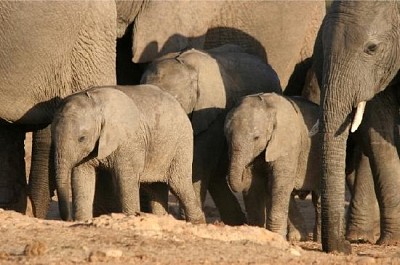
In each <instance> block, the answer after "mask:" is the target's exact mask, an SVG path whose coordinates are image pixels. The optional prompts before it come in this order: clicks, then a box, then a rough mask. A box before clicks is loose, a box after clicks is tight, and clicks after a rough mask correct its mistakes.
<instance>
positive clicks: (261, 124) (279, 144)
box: [225, 93, 319, 239]
mask: <svg viewBox="0 0 400 265" xmlns="http://www.w3.org/2000/svg"><path fill="white" fill-rule="evenodd" d="M317 116H318V105H316V104H314V103H312V102H309V101H307V100H304V99H302V98H299V97H298V98H296V97H292V98H289V97H283V96H281V95H277V94H275V93H266V94H259V95H251V96H247V97H244V98H243V99H242V101H241V102H240V103H239V105H238V106H237V107H235V108H234V109H232V110H231V111H230V112H229V113H228V116H227V118H226V121H225V136H226V138H227V142H228V147H229V158H230V167H229V174H228V182H229V184H230V187H231V188H232V190H233V191H236V192H244V193H245V196H244V197H245V201H246V199H247V198H246V197H250V200H252V197H253V200H254V198H258V199H256V200H255V201H253V202H251V201H249V202H247V203H246V206H250V207H252V208H254V203H255V202H257V201H258V202H259V204H260V205H259V206H258V209H252V208H250V207H248V208H246V210H248V211H247V214H248V215H250V216H260V217H261V218H260V217H258V218H257V219H260V222H262V223H261V225H263V224H264V223H265V216H264V217H263V215H264V211H265V208H266V207H267V208H268V210H267V218H266V227H267V228H268V229H269V230H271V231H273V232H277V233H279V234H281V235H282V236H286V233H287V231H286V230H287V229H286V227H287V222H288V210H289V200H290V199H291V193H292V191H293V190H296V191H313V197H314V198H313V201H314V202H315V208H316V222H315V224H316V227H317V224H318V223H319V216H318V211H317V201H318V198H319V170H318V164H319V156H318V151H319V150H318V143H317V137H315V136H314V137H311V138H310V137H308V132H309V130H310V129H311V127H312V126H313V124H314V123H315V122H316V120H317ZM267 182H270V183H269V184H267ZM267 187H268V188H267ZM254 193H255V194H254ZM263 197H270V199H269V200H270V202H269V203H266V202H265V199H264V203H260V202H261V201H262V199H263ZM249 210H250V211H249ZM253 218H254V217H253ZM262 219H264V220H262ZM314 232H315V239H317V238H318V231H317V228H316V229H314Z"/></svg>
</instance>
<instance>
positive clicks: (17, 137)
mask: <svg viewBox="0 0 400 265" xmlns="http://www.w3.org/2000/svg"><path fill="white" fill-rule="evenodd" d="M324 6H325V3H324V2H323V1H321V2H304V3H294V2H292V3H290V4H287V3H280V2H269V1H265V2H244V1H228V2H222V1H214V2H210V1H204V2H202V1H196V2H195V3H194V2H191V1H189V2H186V1H178V2H175V1H116V5H115V3H114V1H107V2H106V3H103V2H101V3H100V2H91V1H89V2H85V3H78V2H74V3H73V4H71V3H70V1H57V3H51V4H49V3H47V2H36V1H35V2H31V1H28V2H21V1H1V4H0V18H1V20H2V21H3V22H4V23H1V25H0V40H1V41H0V48H1V51H0V81H1V82H0V93H1V95H2V96H1V99H0V103H1V104H0V119H3V120H6V121H8V122H11V123H12V125H11V126H9V125H1V126H0V145H1V147H2V148H0V165H1V171H0V206H1V207H3V208H8V209H14V210H18V211H21V212H24V211H25V208H26V200H25V198H26V177H25V170H24V166H25V161H24V150H23V144H24V143H23V139H24V133H25V132H26V131H34V133H33V150H32V166H31V172H30V177H29V179H30V181H29V194H30V198H31V200H32V204H33V213H34V215H35V216H36V217H41V218H44V217H45V216H46V214H47V210H48V205H49V202H50V196H51V195H52V194H53V190H54V174H53V172H52V168H51V165H52V163H51V162H50V161H49V157H50V156H49V153H50V149H51V146H50V128H49V127H46V126H47V125H48V124H49V123H50V122H51V120H52V116H53V113H54V111H55V108H56V105H57V102H58V100H59V99H60V98H63V97H65V96H67V95H69V94H71V93H73V92H76V91H80V90H82V89H86V88H87V87H90V86H94V85H104V84H107V85H112V84H115V82H116V81H115V79H116V76H115V72H114V71H115V65H117V78H118V79H117V80H118V82H119V83H125V84H127V83H129V84H136V83H137V81H136V82H134V83H132V82H131V81H132V79H131V78H130V76H138V75H139V74H138V72H140V69H137V68H134V67H135V66H134V65H133V64H132V59H133V61H134V62H135V63H144V62H150V61H152V60H154V59H155V58H157V57H159V56H160V55H163V54H166V53H168V52H176V51H180V50H182V49H185V48H188V47H197V48H203V47H208V48H211V47H216V46H219V45H221V44H224V43H237V44H239V45H241V46H242V47H244V48H245V49H246V51H248V52H250V53H253V54H256V55H258V56H260V57H261V58H263V59H266V58H268V61H269V62H270V63H272V64H273V66H274V67H275V68H276V69H277V71H278V73H279V74H280V76H281V79H282V82H283V84H285V82H286V81H285V80H286V79H287V78H288V76H289V75H290V73H291V72H292V69H293V67H294V65H295V63H296V62H298V61H301V60H302V59H304V58H306V57H308V56H310V54H311V52H312V44H313V42H314V39H315V36H316V32H317V29H318V27H319V24H320V22H321V20H322V17H323V15H324V13H325V8H324ZM116 11H117V12H116ZM116 13H117V14H116ZM43 14H46V15H45V16H44V15H43ZM160 14H162V15H161V16H160ZM166 14H168V15H166ZM265 14H268V16H265ZM282 17H287V19H282ZM293 17H295V18H296V20H293V19H291V18H293ZM261 20H262V21H261ZM132 24H134V25H132ZM129 25H130V26H129ZM260 25H261V26H260ZM276 25H279V27H277V26H276ZM31 29H35V30H31ZM129 29H130V30H129ZM116 31H117V32H116ZM116 33H117V36H118V38H119V39H118V41H117V44H118V45H117V63H115V40H116ZM124 34H125V35H124ZM128 35H129V36H128ZM50 43H51V45H50ZM131 67H133V68H134V69H133V72H132V71H130V70H131ZM21 89H24V90H23V91H21Z"/></svg>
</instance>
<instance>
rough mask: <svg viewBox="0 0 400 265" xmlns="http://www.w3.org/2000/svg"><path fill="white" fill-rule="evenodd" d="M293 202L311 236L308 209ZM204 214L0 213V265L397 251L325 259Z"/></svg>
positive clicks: (395, 258)
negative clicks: (182, 217) (200, 221)
mask: <svg viewBox="0 0 400 265" xmlns="http://www.w3.org/2000/svg"><path fill="white" fill-rule="evenodd" d="M28 155H29V152H28ZM27 160H29V157H27ZM299 203H300V207H301V209H302V213H303V214H304V218H305V220H306V222H307V227H308V228H307V229H308V231H307V232H309V233H311V231H312V226H313V220H314V219H313V218H314V212H313V208H312V203H311V201H310V200H305V201H299ZM174 207H176V204H174V202H173V201H172V202H171V208H172V209H173V211H174ZM206 211H207V215H208V216H209V218H208V224H206V225H205V224H204V225H192V224H189V223H186V222H184V221H178V220H176V219H174V218H173V217H172V216H163V217H157V216H153V215H150V214H138V215H137V216H129V217H127V216H124V215H122V214H112V215H107V216H101V217H98V218H95V219H93V220H90V221H87V222H62V221H60V220H57V219H58V210H57V206H56V203H53V204H52V209H51V211H50V214H49V216H48V218H49V219H52V220H39V219H36V218H32V217H28V216H25V215H21V214H18V213H15V212H10V211H4V210H1V209H0V264H16V263H18V264H83V263H94V264H97V263H104V264H126V263H131V264H359V265H363V264H400V247H399V246H386V247H385V246H376V245H370V244H353V245H352V247H353V254H351V255H347V256H346V255H341V254H326V253H323V252H322V251H321V245H320V244H317V243H314V242H312V241H306V242H298V243H288V242H287V241H286V240H285V239H283V238H282V237H281V236H279V235H277V234H274V233H271V232H269V231H267V230H266V229H262V228H256V227H249V226H241V227H230V226H225V225H223V224H221V223H220V222H218V212H217V211H216V209H215V207H214V206H213V204H212V202H211V201H209V203H208V206H207V207H206Z"/></svg>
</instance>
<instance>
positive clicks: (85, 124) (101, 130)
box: [52, 87, 139, 220]
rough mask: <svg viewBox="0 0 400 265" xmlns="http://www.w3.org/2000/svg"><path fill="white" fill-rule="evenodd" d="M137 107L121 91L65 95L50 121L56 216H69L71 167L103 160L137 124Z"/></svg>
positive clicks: (95, 90) (97, 91)
mask: <svg viewBox="0 0 400 265" xmlns="http://www.w3.org/2000/svg"><path fill="white" fill-rule="evenodd" d="M138 123H139V122H138V110H137V108H136V107H135V105H134V103H133V101H132V99H130V98H129V97H128V96H127V95H125V94H124V93H123V92H121V91H119V90H117V89H114V88H107V87H99V88H94V89H90V90H87V91H86V92H80V93H77V94H73V95H71V96H69V97H67V98H66V99H65V100H64V101H63V103H62V105H61V106H60V108H59V109H58V111H57V113H56V115H55V118H54V121H53V123H52V141H53V144H54V150H55V151H54V152H55V154H54V156H55V159H54V161H55V170H56V184H57V194H58V199H59V208H60V215H61V218H62V219H63V220H68V219H70V218H71V214H70V212H71V210H70V204H69V188H70V177H71V172H72V169H73V168H74V167H75V166H77V165H79V164H81V163H84V162H87V161H89V160H91V159H98V160H101V159H104V158H106V157H108V156H109V155H110V154H111V153H112V152H114V151H115V150H116V149H117V148H118V147H119V146H120V144H121V141H122V140H123V139H125V138H126V137H127V136H128V135H129V134H132V133H135V130H136V128H137V127H138Z"/></svg>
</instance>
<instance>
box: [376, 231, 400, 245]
mask: <svg viewBox="0 0 400 265" xmlns="http://www.w3.org/2000/svg"><path fill="white" fill-rule="evenodd" d="M376 244H378V245H390V246H397V245H400V232H397V233H390V232H382V234H381V236H380V237H379V239H378V241H377V242H376Z"/></svg>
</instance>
